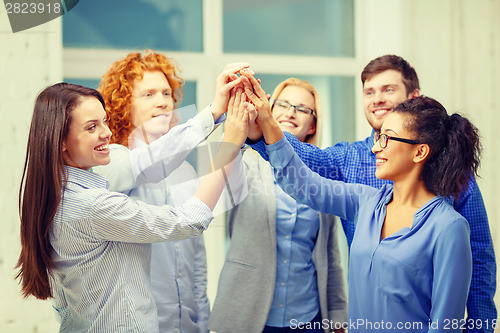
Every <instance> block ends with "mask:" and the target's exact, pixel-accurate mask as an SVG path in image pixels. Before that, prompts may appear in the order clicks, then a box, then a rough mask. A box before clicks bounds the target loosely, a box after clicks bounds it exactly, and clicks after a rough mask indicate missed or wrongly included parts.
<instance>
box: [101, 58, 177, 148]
mask: <svg viewBox="0 0 500 333" xmlns="http://www.w3.org/2000/svg"><path fill="white" fill-rule="evenodd" d="M156 71H158V72H162V73H163V74H165V77H166V78H167V80H168V84H169V85H170V88H172V98H173V100H174V105H175V106H177V105H178V104H179V103H180V102H181V100H182V86H183V85H184V80H183V79H181V78H180V77H179V76H178V71H179V69H178V68H177V65H176V63H175V61H174V60H173V59H169V58H167V57H165V56H164V55H161V54H159V53H154V52H153V51H151V50H146V51H145V53H144V55H141V54H140V53H130V54H129V55H128V56H127V57H126V58H125V59H122V60H119V61H116V62H115V63H114V64H113V65H112V66H111V68H110V69H109V70H108V71H107V72H106V74H104V75H103V77H102V80H101V83H100V85H99V88H98V90H99V91H100V92H101V94H102V96H103V97H104V101H105V103H106V113H107V115H108V126H109V129H110V130H111V132H112V133H113V135H112V137H111V141H110V143H118V144H121V145H124V146H128V137H129V135H130V133H131V132H132V131H133V130H134V128H133V125H132V116H131V114H130V108H131V106H132V92H133V90H134V82H135V81H136V80H139V81H140V80H142V78H143V77H144V72H156Z"/></svg>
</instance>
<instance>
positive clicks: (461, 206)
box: [252, 131, 497, 333]
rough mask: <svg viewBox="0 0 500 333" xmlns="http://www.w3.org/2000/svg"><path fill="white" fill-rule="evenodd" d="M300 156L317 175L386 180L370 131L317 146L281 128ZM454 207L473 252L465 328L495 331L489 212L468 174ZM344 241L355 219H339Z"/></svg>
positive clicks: (469, 331) (262, 149)
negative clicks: (349, 139) (465, 226)
mask: <svg viewBox="0 0 500 333" xmlns="http://www.w3.org/2000/svg"><path fill="white" fill-rule="evenodd" d="M284 134H285V136H286V138H287V140H288V141H289V142H290V144H291V145H292V147H293V148H294V150H295V152H296V153H297V154H298V155H299V157H300V159H301V160H302V161H304V162H305V163H306V164H307V165H308V166H309V167H310V168H311V169H312V170H313V171H314V172H317V173H318V174H319V175H321V176H323V177H326V178H329V179H332V180H340V181H343V182H346V183H356V184H364V185H369V186H373V187H376V188H381V187H382V186H383V185H384V184H390V183H392V182H391V181H389V180H385V179H378V178H377V177H375V169H376V166H375V160H376V156H375V154H374V153H373V152H372V147H373V131H372V133H371V135H370V136H369V137H367V138H366V139H365V140H363V141H356V142H353V143H349V142H339V143H337V144H336V145H334V146H332V147H327V148H325V149H320V148H318V147H316V146H314V145H310V144H307V143H304V142H300V141H299V140H298V139H297V138H296V137H295V136H294V135H292V134H290V133H288V132H284ZM252 148H254V149H255V150H257V151H258V152H259V154H261V156H262V157H263V158H264V159H266V160H267V159H268V155H267V151H266V147H265V144H264V142H263V140H261V141H260V142H259V143H257V144H255V145H252ZM449 203H452V204H453V206H454V208H455V210H456V211H457V212H459V213H460V214H461V215H462V216H463V217H465V219H466V220H467V221H468V222H469V227H470V230H471V233H470V234H471V240H470V245H471V249H472V254H473V270H472V280H471V285H470V290H469V298H468V300H467V323H466V325H465V326H466V327H465V332H467V333H472V332H473V333H479V332H488V333H492V332H493V331H494V327H493V326H494V325H492V323H494V322H495V320H496V319H497V310H496V307H495V303H494V301H493V296H494V295H495V290H496V282H497V279H496V270H497V268H496V260H495V251H494V249H493V241H492V239H491V233H490V226H489V224H488V216H487V214H486V208H485V206H484V202H483V197H482V195H481V191H480V190H479V187H478V185H477V182H476V180H475V178H473V177H472V178H471V179H470V182H469V186H468V187H467V189H465V190H464V191H463V193H461V195H460V198H459V199H458V200H456V201H454V200H449ZM341 221H342V226H343V228H344V233H345V235H346V238H347V244H348V245H349V246H350V245H351V242H352V239H353V235H354V223H352V221H346V220H345V219H341Z"/></svg>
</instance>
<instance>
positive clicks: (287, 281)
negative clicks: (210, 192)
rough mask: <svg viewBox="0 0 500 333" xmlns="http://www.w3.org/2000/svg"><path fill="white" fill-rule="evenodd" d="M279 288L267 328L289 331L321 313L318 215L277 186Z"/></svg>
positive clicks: (276, 290)
mask: <svg viewBox="0 0 500 333" xmlns="http://www.w3.org/2000/svg"><path fill="white" fill-rule="evenodd" d="M275 193H276V246H277V252H276V263H277V266H276V284H275V287H274V297H273V302H272V304H271V310H270V311H269V316H268V318H267V323H266V325H268V326H275V327H289V326H291V325H292V323H293V322H292V323H290V321H291V320H292V319H295V321H294V322H304V323H306V322H309V321H311V320H312V319H314V317H315V316H316V315H317V314H318V312H319V310H320V306H319V295H318V282H317V278H316V268H315V267H314V263H313V261H312V253H313V250H314V246H315V243H316V238H317V235H318V230H319V215H318V212H316V211H314V210H312V209H311V208H309V207H307V206H306V205H302V204H299V203H297V201H295V200H293V199H292V198H291V197H290V196H289V195H288V194H286V193H285V192H283V190H282V189H281V187H279V186H278V185H277V184H276V183H275Z"/></svg>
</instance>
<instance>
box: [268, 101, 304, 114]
mask: <svg viewBox="0 0 500 333" xmlns="http://www.w3.org/2000/svg"><path fill="white" fill-rule="evenodd" d="M273 107H275V108H277V109H281V110H282V111H283V110H288V109H289V108H291V107H293V108H294V109H295V112H300V113H303V114H307V115H310V114H312V115H313V116H314V110H313V109H311V108H310V107H308V106H303V105H293V104H290V103H288V102H287V101H284V100H282V99H275V100H274V102H273Z"/></svg>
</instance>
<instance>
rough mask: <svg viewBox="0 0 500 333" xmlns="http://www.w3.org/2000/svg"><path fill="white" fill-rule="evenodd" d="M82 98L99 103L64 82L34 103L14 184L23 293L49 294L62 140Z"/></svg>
mask: <svg viewBox="0 0 500 333" xmlns="http://www.w3.org/2000/svg"><path fill="white" fill-rule="evenodd" d="M82 97H95V98H97V99H98V100H99V101H100V102H101V104H102V105H103V107H104V100H103V98H102V96H101V94H100V93H99V92H98V91H96V90H94V89H91V88H87V87H82V86H79V85H74V84H69V83H58V84H55V85H53V86H50V87H47V88H45V89H44V90H43V91H42V92H41V93H40V94H39V95H38V97H37V99H36V102H35V107H34V111H33V118H32V120H31V127H30V132H29V137H28V145H27V149H26V159H25V162H24V170H23V175H22V178H21V186H20V189H19V216H20V218H21V254H20V256H19V260H18V262H17V265H16V268H19V272H18V274H17V276H16V278H19V279H20V280H21V284H22V293H23V295H24V297H28V296H30V295H32V296H35V297H36V298H39V299H47V298H50V297H52V291H51V289H50V282H49V275H50V274H51V270H52V268H53V267H54V261H53V259H52V246H51V245H50V240H49V230H50V226H51V223H52V219H53V218H54V215H55V214H56V212H57V207H58V206H59V201H60V200H61V194H62V189H63V185H64V181H65V178H66V177H65V173H64V162H63V157H62V142H63V140H64V139H65V138H66V135H67V134H68V128H69V124H70V123H71V114H72V111H73V110H74V109H75V108H76V107H77V106H78V105H79V104H80V103H81V101H82Z"/></svg>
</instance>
